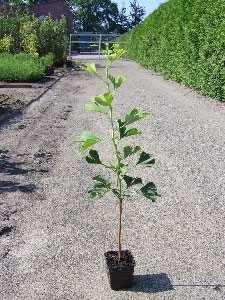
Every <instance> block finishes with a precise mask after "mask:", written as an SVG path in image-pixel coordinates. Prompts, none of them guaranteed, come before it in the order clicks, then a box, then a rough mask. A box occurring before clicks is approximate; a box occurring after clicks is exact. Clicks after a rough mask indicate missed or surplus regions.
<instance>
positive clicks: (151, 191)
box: [137, 182, 160, 202]
mask: <svg viewBox="0 0 225 300" xmlns="http://www.w3.org/2000/svg"><path fill="white" fill-rule="evenodd" d="M137 193H138V194H140V195H142V196H144V197H146V198H147V199H149V200H151V201H152V202H155V201H156V197H157V196H158V197H160V195H159V194H158V193H157V188H156V186H155V184H154V183H153V182H149V183H147V184H146V185H144V186H143V187H142V188H141V189H140V190H138V191H137Z"/></svg>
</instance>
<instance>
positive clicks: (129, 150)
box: [123, 146, 141, 159]
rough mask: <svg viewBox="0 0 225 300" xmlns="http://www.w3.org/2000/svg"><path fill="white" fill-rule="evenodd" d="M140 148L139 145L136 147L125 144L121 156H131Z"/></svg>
mask: <svg viewBox="0 0 225 300" xmlns="http://www.w3.org/2000/svg"><path fill="white" fill-rule="evenodd" d="M140 150H141V147H139V146H136V147H131V146H126V147H124V148H123V158H124V159H125V158H127V157H128V156H131V155H133V154H135V153H137V152H138V151H140Z"/></svg>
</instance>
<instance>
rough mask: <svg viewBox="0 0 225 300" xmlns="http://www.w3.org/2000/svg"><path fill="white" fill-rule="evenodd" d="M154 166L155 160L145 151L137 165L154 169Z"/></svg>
mask: <svg viewBox="0 0 225 300" xmlns="http://www.w3.org/2000/svg"><path fill="white" fill-rule="evenodd" d="M154 164H155V159H154V158H153V156H152V155H150V154H148V153H146V152H144V151H143V152H142V153H141V155H140V157H139V160H138V162H137V165H144V166H146V167H152V166H153V165H154Z"/></svg>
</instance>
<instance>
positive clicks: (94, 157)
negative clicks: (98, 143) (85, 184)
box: [85, 149, 102, 165]
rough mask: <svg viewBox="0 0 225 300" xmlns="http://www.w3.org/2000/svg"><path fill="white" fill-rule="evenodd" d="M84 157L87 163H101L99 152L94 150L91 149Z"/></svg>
mask: <svg viewBox="0 0 225 300" xmlns="http://www.w3.org/2000/svg"><path fill="white" fill-rule="evenodd" d="M85 159H86V161H87V162H88V163H89V164H95V165H102V162H101V160H100V158H99V154H98V152H97V151H96V150H93V149H91V150H90V151H89V156H86V157H85Z"/></svg>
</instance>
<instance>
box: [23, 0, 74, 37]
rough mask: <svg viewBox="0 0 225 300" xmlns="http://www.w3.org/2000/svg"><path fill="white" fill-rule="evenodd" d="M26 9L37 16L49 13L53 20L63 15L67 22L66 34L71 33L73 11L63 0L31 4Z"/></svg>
mask: <svg viewBox="0 0 225 300" xmlns="http://www.w3.org/2000/svg"><path fill="white" fill-rule="evenodd" d="M28 10H29V11H30V12H32V13H34V15H35V16H36V17H38V18H39V17H41V16H48V15H49V14H50V16H51V18H52V19H53V20H59V19H60V18H61V17H62V16H64V17H65V18H66V23H67V34H68V35H69V34H70V33H73V28H74V24H73V13H72V12H71V10H70V8H69V6H68V5H66V3H65V2H64V1H63V0H49V1H48V2H43V3H38V4H33V5H30V6H29V7H28Z"/></svg>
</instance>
